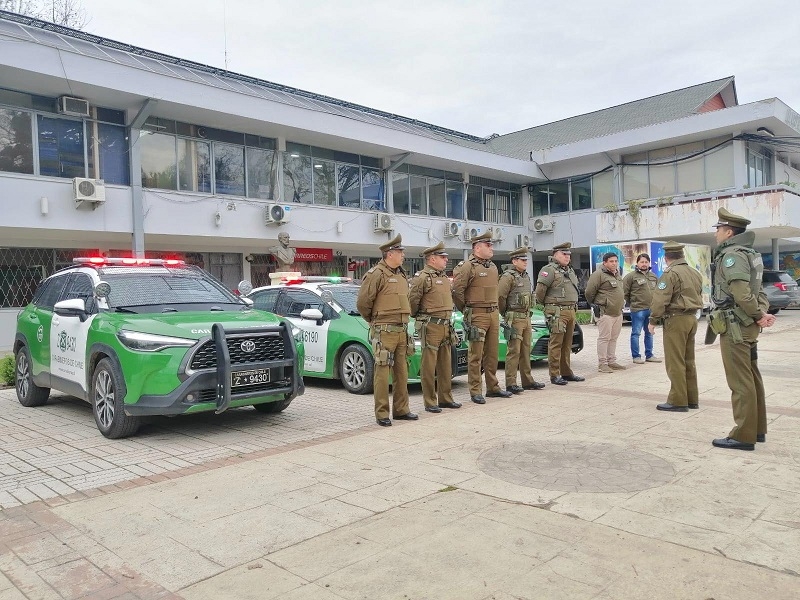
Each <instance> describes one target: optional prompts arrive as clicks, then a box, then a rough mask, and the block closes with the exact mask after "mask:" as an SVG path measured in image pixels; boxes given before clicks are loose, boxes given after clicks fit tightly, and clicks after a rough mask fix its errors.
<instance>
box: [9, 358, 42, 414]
mask: <svg viewBox="0 0 800 600" xmlns="http://www.w3.org/2000/svg"><path fill="white" fill-rule="evenodd" d="M16 362H17V367H16V369H15V371H14V379H15V383H16V388H17V400H19V403H20V404H22V406H28V407H31V406H41V405H42V404H44V403H45V402H47V398H48V397H49V396H50V388H43V387H39V386H38V385H36V384H35V383H33V366H32V363H31V354H30V352H28V348H27V347H25V346H22V348H20V349H19V350H18V351H17V361H16Z"/></svg>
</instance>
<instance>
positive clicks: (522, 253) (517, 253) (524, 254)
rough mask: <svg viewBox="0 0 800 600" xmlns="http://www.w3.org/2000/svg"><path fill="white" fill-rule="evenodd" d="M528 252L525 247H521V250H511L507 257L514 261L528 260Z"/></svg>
mask: <svg viewBox="0 0 800 600" xmlns="http://www.w3.org/2000/svg"><path fill="white" fill-rule="evenodd" d="M529 252H530V250H529V249H528V247H527V246H522V247H521V248H517V249H516V250H513V251H512V252H511V253H510V254H509V256H510V257H511V260H514V259H515V258H522V259H524V260H528V253H529Z"/></svg>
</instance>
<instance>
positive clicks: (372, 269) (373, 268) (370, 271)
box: [367, 267, 375, 273]
mask: <svg viewBox="0 0 800 600" xmlns="http://www.w3.org/2000/svg"><path fill="white" fill-rule="evenodd" d="M374 270H375V267H372V268H371V269H370V270H369V271H367V273H372V272H373V271H374Z"/></svg>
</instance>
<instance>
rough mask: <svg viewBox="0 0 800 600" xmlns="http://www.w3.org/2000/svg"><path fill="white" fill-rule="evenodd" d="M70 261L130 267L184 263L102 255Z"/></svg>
mask: <svg viewBox="0 0 800 600" xmlns="http://www.w3.org/2000/svg"><path fill="white" fill-rule="evenodd" d="M72 262H73V263H74V264H76V265H98V266H99V265H125V266H130V267H137V266H161V267H177V266H181V265H185V264H186V263H185V262H184V261H182V260H176V259H162V258H105V257H103V256H89V257H80V258H73V259H72Z"/></svg>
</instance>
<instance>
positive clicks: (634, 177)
mask: <svg viewBox="0 0 800 600" xmlns="http://www.w3.org/2000/svg"><path fill="white" fill-rule="evenodd" d="M623 162H625V163H642V164H641V165H639V164H635V165H634V164H628V165H626V166H624V167H623V168H622V175H623V180H622V181H623V194H622V199H623V200H640V199H642V198H649V197H650V186H649V183H648V167H647V152H642V153H640V154H632V155H631V156H626V157H623Z"/></svg>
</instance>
